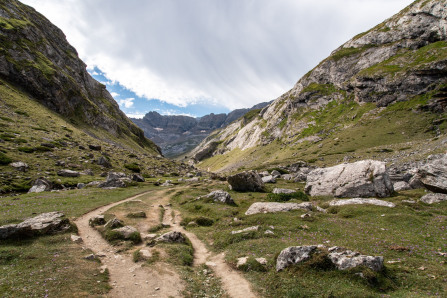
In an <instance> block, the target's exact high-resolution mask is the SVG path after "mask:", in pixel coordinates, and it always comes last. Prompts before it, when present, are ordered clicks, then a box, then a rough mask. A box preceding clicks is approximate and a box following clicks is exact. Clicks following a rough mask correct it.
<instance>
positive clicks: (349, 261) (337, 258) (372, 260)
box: [328, 247, 383, 271]
mask: <svg viewBox="0 0 447 298" xmlns="http://www.w3.org/2000/svg"><path fill="white" fill-rule="evenodd" d="M328 257H329V259H330V260H331V262H332V263H333V264H334V265H335V266H336V267H337V269H339V270H346V269H351V268H355V267H358V266H366V267H368V268H370V269H371V270H373V271H380V270H382V268H383V257H381V256H379V257H372V256H365V255H361V254H360V253H358V252H353V251H351V250H346V249H342V248H339V247H331V248H329V254H328Z"/></svg>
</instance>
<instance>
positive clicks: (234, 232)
mask: <svg viewBox="0 0 447 298" xmlns="http://www.w3.org/2000/svg"><path fill="white" fill-rule="evenodd" d="M257 230H259V226H254V227H249V228H245V229H243V230H238V231H231V234H232V235H234V234H240V233H245V232H250V231H257Z"/></svg>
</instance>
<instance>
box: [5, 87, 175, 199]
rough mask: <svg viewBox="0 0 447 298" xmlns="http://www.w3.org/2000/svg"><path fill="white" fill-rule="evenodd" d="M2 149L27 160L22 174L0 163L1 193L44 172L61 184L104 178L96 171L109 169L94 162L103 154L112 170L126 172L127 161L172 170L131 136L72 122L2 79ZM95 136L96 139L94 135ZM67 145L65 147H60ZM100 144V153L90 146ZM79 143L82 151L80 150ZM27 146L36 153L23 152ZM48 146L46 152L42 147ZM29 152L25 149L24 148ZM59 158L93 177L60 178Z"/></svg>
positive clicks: (11, 156)
mask: <svg viewBox="0 0 447 298" xmlns="http://www.w3.org/2000/svg"><path fill="white" fill-rule="evenodd" d="M0 106H1V109H0V151H1V152H2V153H3V154H5V155H6V156H7V157H8V158H9V159H11V160H12V161H23V162H26V163H27V164H28V165H29V166H30V169H29V171H28V172H26V173H21V172H17V171H15V170H14V169H13V168H12V167H10V166H9V165H8V164H3V165H0V171H1V174H0V185H1V186H0V191H2V190H3V191H5V192H7V191H23V190H28V189H29V187H30V184H31V182H32V181H33V180H34V179H36V178H37V177H41V176H46V177H48V178H49V179H50V180H52V181H56V180H57V179H61V183H62V184H65V185H76V184H77V183H78V182H84V183H86V182H90V181H93V180H103V178H100V177H99V175H100V174H101V173H102V172H104V171H107V169H105V168H103V167H102V166H99V165H97V164H96V163H95V161H96V160H98V158H99V157H100V156H101V155H106V156H108V158H109V159H110V161H111V163H112V166H113V169H109V170H116V171H127V172H129V173H130V171H129V170H126V169H125V168H124V165H125V164H131V163H136V164H138V165H139V167H140V169H141V170H142V173H143V174H147V175H149V174H154V173H155V170H156V169H161V168H163V169H164V170H166V171H168V172H169V171H170V170H171V171H174V170H175V168H174V167H175V165H174V163H173V162H171V161H167V160H164V159H158V158H157V157H156V156H155V153H154V152H153V151H151V150H145V149H143V148H141V147H140V146H139V145H138V144H136V143H135V142H134V141H133V140H131V139H130V138H126V137H123V138H120V139H118V138H116V137H114V136H112V135H110V134H108V133H107V132H106V131H104V130H101V129H95V128H93V127H82V126H75V125H74V124H72V123H70V122H67V121H66V120H65V119H64V118H62V117H61V116H59V115H58V114H56V113H54V112H52V111H51V110H49V109H47V108H45V107H44V106H42V105H41V104H39V103H37V102H36V101H34V100H33V99H32V98H30V97H29V96H28V95H27V94H26V93H23V92H21V91H19V90H17V89H16V88H14V87H13V86H11V85H9V84H7V83H5V82H2V81H0ZM93 136H94V137H93ZM61 142H62V143H66V146H63V145H61ZM42 143H52V144H53V145H55V148H52V149H48V148H47V149H45V148H43V147H42V146H41V144H42ZM90 144H92V145H101V146H102V151H101V152H98V151H92V150H89V149H88V145H90ZM79 145H82V146H84V147H85V148H86V149H79ZM26 148H28V149H29V148H34V149H35V150H36V151H35V152H32V153H27V152H24V151H27V150H26ZM44 150H48V151H44ZM28 151H29V150H28ZM58 160H63V161H65V162H66V164H67V165H68V164H71V166H72V167H71V169H74V170H78V171H82V170H86V169H90V170H92V171H93V173H94V176H81V177H80V178H77V179H70V178H62V177H58V176H57V175H56V172H57V171H58V170H60V169H63V168H70V166H66V167H61V166H55V163H56V161H58Z"/></svg>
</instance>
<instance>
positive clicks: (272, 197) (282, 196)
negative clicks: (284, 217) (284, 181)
mask: <svg viewBox="0 0 447 298" xmlns="http://www.w3.org/2000/svg"><path fill="white" fill-rule="evenodd" d="M292 199H296V200H300V201H309V197H308V196H307V195H306V194H305V193H304V192H302V191H297V192H295V193H278V194H275V193H269V194H268V195H267V200H268V201H271V202H287V201H290V200H292Z"/></svg>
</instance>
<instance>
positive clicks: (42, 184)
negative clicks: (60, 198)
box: [28, 178, 52, 193]
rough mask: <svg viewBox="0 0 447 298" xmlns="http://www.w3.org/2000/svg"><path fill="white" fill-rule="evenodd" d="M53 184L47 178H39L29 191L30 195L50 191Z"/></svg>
mask: <svg viewBox="0 0 447 298" xmlns="http://www.w3.org/2000/svg"><path fill="white" fill-rule="evenodd" d="M51 187H52V183H51V182H50V181H48V180H47V179H45V178H38V179H36V181H34V183H33V186H32V187H31V188H30V190H28V193H39V192H43V191H50V190H51Z"/></svg>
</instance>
